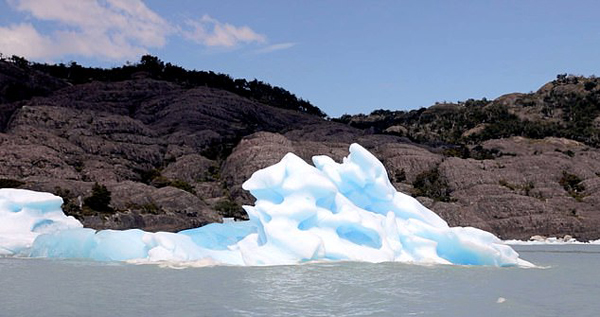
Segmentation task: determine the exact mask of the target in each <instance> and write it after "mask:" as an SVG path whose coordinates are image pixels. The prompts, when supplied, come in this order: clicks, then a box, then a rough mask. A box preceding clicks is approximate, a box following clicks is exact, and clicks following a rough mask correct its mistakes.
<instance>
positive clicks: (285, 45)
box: [255, 42, 297, 54]
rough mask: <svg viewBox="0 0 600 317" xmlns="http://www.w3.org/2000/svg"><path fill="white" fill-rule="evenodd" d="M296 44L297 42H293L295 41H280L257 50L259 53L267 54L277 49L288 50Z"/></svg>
mask: <svg viewBox="0 0 600 317" xmlns="http://www.w3.org/2000/svg"><path fill="white" fill-rule="evenodd" d="M296 44H297V43H293V42H289V43H278V44H273V45H269V46H267V47H263V48H261V49H258V50H256V51H255V52H256V53H258V54H266V53H271V52H275V51H281V50H287V49H289V48H292V47H294V46H296Z"/></svg>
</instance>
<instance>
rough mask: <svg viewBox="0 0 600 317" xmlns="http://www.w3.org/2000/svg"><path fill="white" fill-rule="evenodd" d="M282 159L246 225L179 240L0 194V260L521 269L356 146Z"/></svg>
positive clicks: (260, 181) (50, 201) (267, 176)
mask: <svg viewBox="0 0 600 317" xmlns="http://www.w3.org/2000/svg"><path fill="white" fill-rule="evenodd" d="M313 164H314V166H313V165H310V164H308V163H306V162H305V161H304V160H302V159H301V158H299V157H298V156H296V155H294V154H292V153H288V154H287V155H285V156H284V157H283V159H282V160H281V161H280V162H279V163H277V164H274V165H272V166H269V167H267V168H264V169H262V170H259V171H256V172H255V173H254V174H253V175H252V176H251V177H250V179H248V180H247V181H246V182H245V183H244V184H243V186H242V187H243V188H244V189H245V190H248V191H250V193H251V194H252V195H253V196H254V197H255V198H256V203H255V204H254V206H244V209H245V210H246V212H247V213H248V216H249V220H248V221H243V222H230V223H222V224H220V223H214V224H209V225H206V226H203V227H200V228H195V229H189V230H183V231H180V232H178V233H168V232H156V233H152V232H145V231H142V230H138V229H132V230H123V231H118V230H100V231H96V230H93V229H89V228H83V226H82V225H81V223H80V222H79V221H77V220H76V219H74V218H73V217H67V216H65V215H64V213H63V212H62V210H61V209H60V206H61V204H62V199H61V198H60V197H57V196H54V195H52V194H49V193H39V192H33V191H28V190H19V189H0V255H1V256H26V257H50V258H82V259H92V260H98V261H125V260H135V261H136V262H140V261H142V262H159V261H175V262H177V261H180V262H189V261H202V262H206V263H211V264H227V265H279V264H297V263H304V262H310V261H337V260H345V261H367V262H387V261H400V262H414V263H439V264H461V265H491V266H517V265H521V266H529V265H531V264H530V263H528V262H527V261H524V260H522V259H520V258H519V255H518V254H517V252H515V251H514V250H513V249H512V248H511V247H510V246H508V245H506V244H505V243H503V242H502V241H501V240H499V239H498V238H497V237H496V236H494V235H493V234H491V233H489V232H486V231H483V230H479V229H476V228H472V227H449V226H448V224H447V223H446V222H445V221H444V220H443V219H442V218H440V217H439V216H438V215H436V214H435V213H434V212H432V211H431V210H429V209H427V208H425V207H424V206H423V205H421V204H420V203H419V202H418V201H417V200H416V199H414V198H413V197H410V196H408V195H405V194H403V193H400V192H398V191H396V190H395V188H394V187H393V186H392V184H391V183H390V181H389V179H388V175H387V172H386V170H385V167H384V166H383V164H381V162H379V161H378V160H377V158H376V157H375V156H373V155H372V154H371V153H370V152H368V151H367V150H366V149H364V148H363V147H362V146H360V145H358V144H352V145H351V146H350V154H349V155H348V156H347V157H346V158H344V159H343V162H341V163H337V162H335V161H334V160H333V159H331V158H329V157H327V156H315V157H313Z"/></svg>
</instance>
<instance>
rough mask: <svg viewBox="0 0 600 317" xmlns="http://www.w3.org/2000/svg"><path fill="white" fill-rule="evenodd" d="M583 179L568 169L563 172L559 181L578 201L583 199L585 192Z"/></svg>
mask: <svg viewBox="0 0 600 317" xmlns="http://www.w3.org/2000/svg"><path fill="white" fill-rule="evenodd" d="M582 181H583V180H582V179H581V178H580V177H579V176H577V175H575V174H570V173H568V172H567V171H563V172H562V177H561V178H560V180H559V181H558V183H559V184H560V185H561V186H562V187H563V188H564V189H565V190H566V191H567V192H568V193H569V195H570V196H571V197H573V198H575V200H577V201H581V200H582V199H583V198H584V197H585V194H584V193H583V192H584V191H585V186H584V185H583V184H581V182H582Z"/></svg>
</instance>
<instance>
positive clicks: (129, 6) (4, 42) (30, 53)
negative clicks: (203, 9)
mask: <svg viewBox="0 0 600 317" xmlns="http://www.w3.org/2000/svg"><path fill="white" fill-rule="evenodd" d="M0 1H1V0H0ZM7 2H8V3H9V5H10V6H11V7H12V8H13V9H14V10H16V11H19V12H22V13H25V14H27V19H25V20H24V21H22V22H18V23H14V24H9V25H0V52H2V53H4V54H6V55H18V56H24V57H26V58H32V59H40V60H46V61H47V60H55V59H57V58H61V57H65V56H83V57H89V58H97V59H100V60H114V61H123V60H129V59H136V58H138V57H139V56H140V55H142V54H146V53H147V52H148V50H149V49H151V48H160V47H164V46H165V45H166V44H167V40H168V39H169V37H171V36H176V37H180V38H183V39H185V40H187V41H189V42H191V43H195V44H197V45H201V46H204V47H208V48H217V49H218V48H221V49H223V48H224V49H226V50H233V49H238V48H240V47H241V46H242V45H254V47H255V48H258V50H256V51H254V52H255V53H259V54H263V53H270V52H274V51H279V50H285V49H289V48H291V47H293V46H295V45H296V43H278V44H269V41H268V39H267V36H266V35H264V34H261V33H258V32H256V31H254V30H253V29H251V28H250V27H248V26H236V25H233V24H230V23H225V22H221V21H219V20H217V19H215V18H212V17H211V16H209V15H204V16H202V17H201V18H199V19H188V20H186V21H184V22H182V23H170V22H168V21H166V20H165V19H164V18H163V17H161V16H160V15H159V14H157V13H156V12H154V11H152V10H151V9H150V8H148V7H147V6H146V5H145V4H144V2H143V0H85V1H83V0H82V1H73V0H44V1H39V0H8V1H7ZM39 21H43V22H44V23H45V24H47V25H50V26H51V27H50V28H42V27H38V25H37V22H39Z"/></svg>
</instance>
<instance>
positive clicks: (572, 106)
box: [0, 57, 600, 239]
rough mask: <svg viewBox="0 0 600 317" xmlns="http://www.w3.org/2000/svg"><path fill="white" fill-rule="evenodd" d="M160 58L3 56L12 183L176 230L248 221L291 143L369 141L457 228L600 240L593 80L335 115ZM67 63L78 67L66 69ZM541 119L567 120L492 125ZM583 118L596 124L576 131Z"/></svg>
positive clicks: (1, 97)
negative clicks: (81, 61)
mask: <svg viewBox="0 0 600 317" xmlns="http://www.w3.org/2000/svg"><path fill="white" fill-rule="evenodd" d="M148 58H149V57H148ZM148 58H147V59H148ZM161 63H162V62H160V61H158V60H154V59H150V60H147V61H146V62H144V64H145V66H143V67H145V68H146V69H145V70H143V69H141V68H143V67H142V66H139V65H137V66H124V67H123V68H117V69H113V70H97V69H88V70H86V71H83V72H80V73H77V72H79V71H80V70H78V67H80V66H77V65H76V64H72V65H70V66H69V67H67V66H60V65H59V66H49V65H39V64H34V65H33V66H32V65H31V64H30V63H29V62H27V61H23V60H20V59H15V60H11V61H0V101H1V102H0V187H21V188H30V189H36V190H43V191H50V192H54V193H56V194H59V195H61V196H62V197H63V198H64V199H65V205H64V209H65V211H66V212H67V213H69V214H72V215H74V216H76V217H78V218H80V219H82V221H83V222H84V224H85V225H86V226H90V227H94V228H115V229H125V228H144V229H146V230H171V231H174V230H181V229H184V228H190V227H195V226H199V225H202V224H206V223H210V222H215V221H220V220H221V218H222V217H223V216H232V217H237V218H244V217H246V215H245V212H244V211H243V210H242V209H241V205H242V204H249V203H252V197H250V195H249V194H248V193H247V192H245V191H243V190H242V189H241V184H242V182H243V181H244V180H246V179H247V178H248V177H249V176H250V175H251V174H252V173H253V172H254V171H256V170H257V169H259V168H263V167H266V166H268V165H271V164H273V163H276V162H277V161H279V160H280V159H281V158H282V157H283V156H284V155H285V154H286V153H287V152H294V153H296V154H298V155H300V156H301V157H302V158H304V159H306V160H310V157H311V156H312V155H317V154H326V155H330V156H332V157H333V158H335V159H337V160H340V159H341V158H342V157H343V156H345V155H347V154H348V146H349V144H350V143H353V142H357V143H360V144H362V145H363V146H365V147H366V148H368V149H369V150H371V151H373V153H374V154H375V155H376V156H377V157H378V158H380V159H381V160H382V162H383V163H384V165H385V166H386V168H387V170H388V173H389V176H390V178H391V180H392V182H393V184H394V185H395V186H396V187H397V188H398V189H399V190H401V191H403V192H405V193H409V194H413V195H414V196H417V197H418V199H419V200H421V201H422V202H423V203H424V204H425V205H427V206H429V207H430V208H432V209H433V210H434V211H436V212H437V213H439V214H440V215H442V216H443V218H445V219H446V220H447V221H449V223H450V224H452V225H472V226H476V227H480V228H483V229H486V230H490V231H492V232H494V233H496V234H498V235H500V236H501V237H503V238H528V237H529V236H531V235H534V234H543V235H565V234H572V235H574V236H576V237H578V238H580V239H598V238H600V213H599V212H598V205H599V204H600V191H599V189H600V177H599V175H600V150H598V149H597V148H596V147H595V146H596V143H594V142H595V141H594V137H593V136H594V135H595V134H594V133H596V132H595V131H597V130H594V129H597V127H596V124H597V121H598V120H597V119H596V118H597V112H596V108H594V107H596V106H597V103H595V102H596V101H595V100H597V99H595V98H597V95H598V89H599V88H598V87H596V86H593V87H592V84H589V83H590V82H594V83H595V82H596V79H594V78H576V80H577V82H576V83H575V82H574V81H575V78H574V77H561V78H559V79H558V80H557V81H555V82H553V83H550V84H548V85H546V86H544V87H543V88H542V89H540V91H538V92H536V93H533V94H514V95H508V96H504V97H501V98H498V99H497V100H494V101H479V102H476V101H468V102H467V103H464V104H444V105H435V106H432V107H431V108H429V109H422V110H415V111H412V112H408V113H401V112H389V111H387V112H386V111H378V112H376V113H374V114H371V115H369V116H365V115H358V116H345V117H343V118H341V119H340V120H338V121H342V122H333V121H329V120H326V119H324V118H323V116H324V114H323V113H322V112H320V113H319V112H315V111H313V110H310V111H308V110H307V109H308V108H304V109H303V108H301V107H300V108H299V105H301V104H302V103H301V102H297V103H295V104H294V103H293V102H292V105H291V106H286V105H283V106H282V104H278V102H280V101H281V100H282V99H277V98H276V97H273V99H272V100H279V101H277V102H274V103H272V104H271V103H268V102H267V101H268V100H271V99H269V98H267V97H265V96H268V95H269V94H271V93H272V92H269V93H267V94H263V95H262V97H259V95H258V94H257V93H256V91H255V92H254V93H252V94H249V95H248V93H239V91H237V90H236V89H237V88H235V87H234V88H231V87H230V88H231V89H224V88H223V87H221V88H217V87H214V86H216V84H215V85H213V86H211V85H199V84H197V82H196V84H194V83H191V82H190V80H191V79H190V80H188V79H185V78H186V77H185V76H184V77H182V78H179V77H177V76H174V75H173V77H168V76H167V75H165V73H166V72H167V71H166V70H167V69H169V68H168V67H167V66H166V65H163V66H161V67H159V68H160V71H157V70H156V69H154V70H153V68H152V67H150V66H151V65H154V66H156V64H158V65H159V66H160V64H161ZM167 65H168V64H167ZM154 66H153V67H154ZM53 67H55V68H53ZM128 67H133V68H131V69H130V68H128ZM136 67H137V68H136ZM134 68H135V71H132V69H134ZM138 68H139V69H138ZM123 69H125V70H126V71H125V70H123ZM65 70H70V71H74V72H76V73H77V74H79V75H76V76H75V75H73V74H72V73H71V75H69V74H68V73H64V74H62V75H61V74H56V72H58V71H65ZM88 72H89V74H92V76H91V77H87V78H86V76H88V75H89V74H88ZM111 72H116V74H119V76H122V78H121V77H118V76H116V75H114V74H113V75H110V76H109V75H107V74H111ZM185 72H187V71H185ZM199 73H201V72H197V74H199ZM52 74H54V75H52ZM84 74H85V75H84ZM124 74H126V75H124ZM188 74H189V72H188ZM206 74H211V73H206ZM213 74H214V73H213ZM54 76H57V77H54ZM102 76H108V77H102ZM169 76H171V75H169ZM214 76H216V77H215V78H228V76H225V75H214ZM220 76H224V77H220ZM165 77H166V78H165ZM192 77H193V76H192ZM194 80H195V79H194ZM226 81H227V80H226ZM234 82H235V81H234ZM240 83H242V82H240ZM246 83H247V82H246ZM247 84H248V83H247ZM264 85H265V86H260V85H259V86H260V87H270V86H268V85H266V84H264ZM242 86H243V85H242ZM259 86H256V87H259ZM7 87H17V88H18V89H17V88H10V89H7ZM271 89H273V91H276V90H277V89H275V88H273V87H271ZM267 90H268V89H267ZM15 91H17V92H18V93H14V92H15ZM277 91H278V90H277ZM282 91H283V90H282ZM277 94H278V93H273V94H272V95H273V96H275V95H277ZM284 95H285V93H281V94H280V96H284ZM290 95H291V94H290ZM546 96H550V97H548V98H546ZM298 100H299V99H297V98H296V101H298ZM527 100H533V101H531V102H526V101H527ZM578 100H579V101H578ZM581 100H583V101H581ZM590 105H592V106H590ZM544 107H546V108H549V107H550V108H551V109H552V111H548V110H543V109H546V108H544ZM315 109H318V108H316V107H315ZM582 109H585V110H582ZM319 111H320V110H319ZM482 120H483V121H482ZM503 122H504V123H503ZM346 123H347V124H346ZM529 123H532V124H534V125H535V124H537V125H544V126H545V125H556V126H560V127H561V128H560V129H558V130H556V131H558V132H556V131H555V132H553V133H554V134H544V133H542V134H540V135H533V134H531V131H530V130H528V128H527V129H525V128H523V129H521V130H519V129H513V130H510V129H509V127H507V128H503V129H501V130H500V131H498V132H494V131H497V130H494V129H496V128H494V127H503V126H506V125H514V126H516V127H524V126H529ZM580 123H581V124H582V125H581V126H583V127H584V129H583V130H582V131H584V132H581V133H580V134H573V135H571V139H567V138H564V137H566V136H568V135H567V134H566V133H567V132H568V133H576V132H577V131H578V130H577V129H579V128H578V127H579V124H580ZM543 131H550V130H543ZM517 132H518V133H517ZM516 135H524V136H528V137H529V138H525V137H521V136H519V137H516ZM547 135H551V136H552V137H546V136H547ZM508 136H513V137H510V138H500V137H508ZM559 137H562V138H559ZM411 140H412V141H411ZM575 140H578V141H575Z"/></svg>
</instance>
